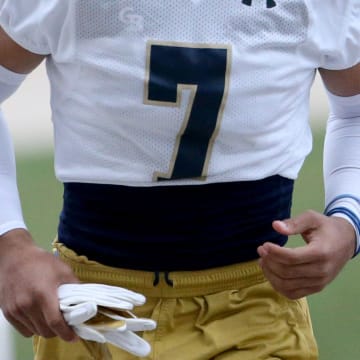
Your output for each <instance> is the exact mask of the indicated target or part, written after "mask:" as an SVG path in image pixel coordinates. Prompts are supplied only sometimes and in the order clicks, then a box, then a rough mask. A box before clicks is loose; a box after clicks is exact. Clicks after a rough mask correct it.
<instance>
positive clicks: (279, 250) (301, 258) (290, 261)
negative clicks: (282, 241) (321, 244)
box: [258, 242, 321, 265]
mask: <svg viewBox="0 0 360 360" xmlns="http://www.w3.org/2000/svg"><path fill="white" fill-rule="evenodd" d="M258 254H259V255H260V256H261V257H262V258H264V259H265V258H266V259H273V261H277V262H279V263H282V264H285V265H295V264H309V263H313V262H316V261H318V260H319V257H320V256H321V254H319V252H318V251H317V249H316V243H315V242H313V243H309V244H307V245H306V246H301V247H298V248H287V247H283V246H279V245H276V244H272V243H265V244H263V245H262V246H259V248H258Z"/></svg>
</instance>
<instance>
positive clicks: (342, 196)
mask: <svg viewBox="0 0 360 360" xmlns="http://www.w3.org/2000/svg"><path fill="white" fill-rule="evenodd" d="M342 199H352V200H355V201H356V202H357V203H358V204H360V198H358V197H356V196H354V195H351V194H342V195H338V196H336V197H335V198H334V199H333V200H332V201H331V202H330V203H329V204H328V206H327V207H326V209H325V211H324V213H325V214H327V212H328V211H329V208H330V207H331V205H333V204H334V203H335V202H336V201H338V200H342Z"/></svg>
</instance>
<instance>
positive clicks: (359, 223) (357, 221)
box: [325, 207, 360, 256]
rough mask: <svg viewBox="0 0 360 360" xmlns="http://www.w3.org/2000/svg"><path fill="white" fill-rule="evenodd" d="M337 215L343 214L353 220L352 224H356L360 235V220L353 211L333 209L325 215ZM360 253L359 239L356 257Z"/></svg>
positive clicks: (340, 208) (339, 208) (342, 208)
mask: <svg viewBox="0 0 360 360" xmlns="http://www.w3.org/2000/svg"><path fill="white" fill-rule="evenodd" d="M335 213H341V214H344V215H346V216H347V217H349V219H351V220H352V222H353V223H354V225H355V226H356V229H357V232H358V233H360V219H359V218H358V217H357V216H356V215H355V214H354V213H353V212H352V211H351V210H349V209H347V208H345V207H337V208H334V209H331V210H330V211H328V212H325V214H326V215H328V216H330V215H333V214H335ZM359 252H360V246H359V243H358V239H357V244H356V250H355V254H354V256H356V255H357V254H358V253H359Z"/></svg>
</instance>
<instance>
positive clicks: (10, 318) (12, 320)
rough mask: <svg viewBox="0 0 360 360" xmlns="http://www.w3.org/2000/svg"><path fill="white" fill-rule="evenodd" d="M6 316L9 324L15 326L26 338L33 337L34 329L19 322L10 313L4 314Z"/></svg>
mask: <svg viewBox="0 0 360 360" xmlns="http://www.w3.org/2000/svg"><path fill="white" fill-rule="evenodd" d="M4 316H5V318H6V319H7V321H9V323H10V324H11V325H12V326H14V328H15V329H16V330H17V331H18V332H19V333H20V334H21V335H22V336H24V337H31V336H33V335H34V333H35V332H34V329H32V328H29V327H28V326H26V325H25V324H24V323H22V322H21V321H19V320H17V319H16V318H15V317H13V316H12V315H11V314H9V313H5V312H4Z"/></svg>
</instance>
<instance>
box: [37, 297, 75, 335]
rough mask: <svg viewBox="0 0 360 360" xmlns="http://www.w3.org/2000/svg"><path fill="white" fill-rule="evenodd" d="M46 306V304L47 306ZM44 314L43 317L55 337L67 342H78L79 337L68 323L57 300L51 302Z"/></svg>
mask: <svg viewBox="0 0 360 360" xmlns="http://www.w3.org/2000/svg"><path fill="white" fill-rule="evenodd" d="M45 305H46V304H45ZM45 308H46V312H44V314H43V316H44V318H45V319H46V323H47V326H48V327H49V329H50V330H51V331H52V332H53V333H54V335H56V336H59V337H60V338H61V339H63V340H65V341H76V340H78V336H77V335H76V333H75V332H74V330H73V329H72V328H71V327H70V326H69V325H68V324H67V323H66V321H65V319H64V317H63V315H62V313H61V311H60V307H59V302H58V300H57V299H55V300H54V301H49V302H48V303H47V306H44V309H45Z"/></svg>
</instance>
